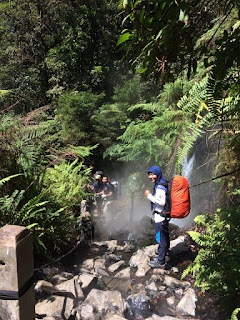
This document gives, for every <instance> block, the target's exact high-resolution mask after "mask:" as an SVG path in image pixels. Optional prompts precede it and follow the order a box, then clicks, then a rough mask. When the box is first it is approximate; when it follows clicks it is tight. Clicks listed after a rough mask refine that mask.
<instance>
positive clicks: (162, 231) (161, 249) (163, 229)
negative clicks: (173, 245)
mask: <svg viewBox="0 0 240 320" xmlns="http://www.w3.org/2000/svg"><path fill="white" fill-rule="evenodd" d="M155 231H156V241H157V243H158V260H159V261H160V262H161V263H164V262H165V256H166V252H167V251H168V249H169V247H170V239H169V231H168V221H167V220H164V221H161V222H157V223H155Z"/></svg>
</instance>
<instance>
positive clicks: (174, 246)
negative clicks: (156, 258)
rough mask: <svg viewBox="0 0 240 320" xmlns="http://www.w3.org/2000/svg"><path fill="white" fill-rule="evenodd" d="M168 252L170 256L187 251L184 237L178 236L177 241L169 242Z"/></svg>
mask: <svg viewBox="0 0 240 320" xmlns="http://www.w3.org/2000/svg"><path fill="white" fill-rule="evenodd" d="M170 250H171V254H172V255H175V254H179V253H181V252H186V251H188V250H189V247H188V245H187V244H186V242H185V240H184V236H180V237H178V238H177V239H175V240H172V241H170Z"/></svg>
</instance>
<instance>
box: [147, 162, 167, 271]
mask: <svg viewBox="0 0 240 320" xmlns="http://www.w3.org/2000/svg"><path fill="white" fill-rule="evenodd" d="M148 178H149V179H150V180H151V182H152V183H154V188H153V193H152V194H151V192H150V190H149V189H147V190H146V191H145V196H146V197H147V199H148V200H150V201H151V208H152V211H153V219H154V221H155V231H156V241H157V243H158V257H157V259H156V260H154V261H149V263H148V264H149V266H150V267H152V268H164V267H165V257H166V254H167V251H168V249H169V245H170V240H169V231H168V219H167V218H166V217H165V216H164V214H163V211H164V206H165V204H166V194H167V181H166V180H165V179H164V177H163V175H162V170H161V169H160V168H159V167H158V166H152V167H151V168H150V169H149V170H148Z"/></svg>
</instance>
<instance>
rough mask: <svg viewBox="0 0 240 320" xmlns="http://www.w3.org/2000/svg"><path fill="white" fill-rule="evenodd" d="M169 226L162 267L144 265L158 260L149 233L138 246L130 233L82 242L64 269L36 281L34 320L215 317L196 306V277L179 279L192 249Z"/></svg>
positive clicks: (54, 270)
mask: <svg viewBox="0 0 240 320" xmlns="http://www.w3.org/2000/svg"><path fill="white" fill-rule="evenodd" d="M144 219H145V221H144V224H145V225H146V221H148V220H147V219H146V218H144ZM140 225H141V226H142V224H140ZM147 225H148V224H147ZM152 228H153V226H152ZM173 230H175V231H174V232H175V235H176V238H175V239H174V240H172V241H171V255H170V259H169V261H168V262H167V266H166V268H165V269H151V268H150V267H149V266H148V264H147V263H148V261H149V260H152V259H155V258H156V255H155V251H156V249H157V245H153V244H152V243H154V237H153V236H150V238H147V237H146V239H145V243H144V244H143V243H142V242H141V245H142V247H139V241H138V240H137V241H134V240H133V239H134V232H132V236H131V239H132V240H129V241H128V240H125V241H117V240H115V239H113V240H104V241H92V242H91V243H89V244H86V243H85V244H83V245H82V246H81V247H80V248H79V249H78V250H77V251H75V252H74V254H73V255H72V256H71V258H67V259H65V261H64V266H62V268H63V269H64V268H65V270H64V272H62V271H60V270H59V269H57V268H53V269H52V273H51V272H49V273H48V277H46V278H45V279H44V281H45V282H41V281H42V280H40V281H39V282H37V283H36V286H35V288H36V300H37V302H36V319H45V320H47V319H55V320H59V319H64V320H110V319H111V320H112V319H113V320H114V319H115V320H121V319H128V320H136V319H146V320H160V319H162V320H173V319H175V320H176V319H188V320H191V319H196V320H207V319H208V320H219V319H220V318H218V315H217V314H215V315H214V313H213V314H212V315H211V314H210V313H209V312H205V311H207V310H202V309H200V308H199V307H198V303H199V298H200V299H202V296H201V295H199V292H197V291H196V290H195V288H194V281H193V280H192V279H191V278H190V277H188V278H187V279H186V281H182V280H181V273H182V270H184V269H185V268H186V266H187V265H188V264H189V263H190V262H191V261H192V260H193V258H194V257H195V253H194V252H193V250H192V247H191V245H190V244H189V243H188V242H187V241H186V239H185V237H184V236H183V235H180V234H178V235H177V232H176V229H174V228H173ZM125 238H126V239H127V237H125ZM201 303H202V302H201ZM200 305H201V304H200ZM201 307H202V305H201ZM203 309H204V308H203ZM204 312H205V313H204Z"/></svg>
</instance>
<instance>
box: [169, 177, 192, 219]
mask: <svg viewBox="0 0 240 320" xmlns="http://www.w3.org/2000/svg"><path fill="white" fill-rule="evenodd" d="M189 213H190V193H189V188H188V181H187V179H186V178H184V177H182V176H174V177H173V180H172V185H171V218H175V219H182V218H185V217H186V216H187V215H188V214H189Z"/></svg>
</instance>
